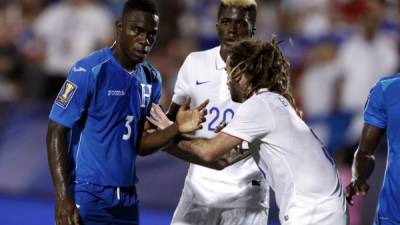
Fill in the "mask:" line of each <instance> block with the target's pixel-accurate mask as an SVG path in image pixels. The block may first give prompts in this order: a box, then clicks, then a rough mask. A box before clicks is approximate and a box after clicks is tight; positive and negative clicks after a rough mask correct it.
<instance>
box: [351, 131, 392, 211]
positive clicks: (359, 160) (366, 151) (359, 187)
mask: <svg viewBox="0 0 400 225" xmlns="http://www.w3.org/2000/svg"><path fill="white" fill-rule="evenodd" d="M384 133H385V130H383V129H380V128H377V127H374V126H371V125H368V124H364V127H363V130H362V134H361V139H360V144H359V146H358V148H357V151H356V152H355V154H354V161H353V166H352V181H351V183H350V184H349V185H348V186H347V188H346V200H347V202H348V203H349V204H350V205H353V204H354V202H353V196H354V195H360V194H361V195H363V196H365V195H366V194H367V192H368V190H369V185H368V184H367V179H368V178H369V177H370V176H371V174H372V172H373V170H374V167H375V156H374V154H375V149H376V146H377V145H378V143H379V140H380V139H381V137H382V136H383V134H384Z"/></svg>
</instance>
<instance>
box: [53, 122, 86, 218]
mask: <svg viewBox="0 0 400 225" xmlns="http://www.w3.org/2000/svg"><path fill="white" fill-rule="evenodd" d="M67 132H68V128H66V127H64V126H62V125H60V124H58V123H55V122H53V121H51V120H50V121H49V125H48V131H47V137H46V143H47V154H48V162H49V166H50V172H51V177H52V180H53V184H54V189H55V192H56V224H57V225H78V224H79V214H78V210H77V208H76V207H75V204H74V202H73V200H72V198H71V196H70V194H69V191H68V180H67V164H68V153H67V150H66V148H65V137H66V134H67Z"/></svg>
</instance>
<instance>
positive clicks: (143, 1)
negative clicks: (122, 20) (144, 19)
mask: <svg viewBox="0 0 400 225" xmlns="http://www.w3.org/2000/svg"><path fill="white" fill-rule="evenodd" d="M132 11H142V12H149V13H151V14H155V15H159V12H158V6H157V4H156V3H155V2H154V1H153V0H127V1H126V2H125V4H124V7H123V10H122V16H124V15H125V14H126V13H129V12H132Z"/></svg>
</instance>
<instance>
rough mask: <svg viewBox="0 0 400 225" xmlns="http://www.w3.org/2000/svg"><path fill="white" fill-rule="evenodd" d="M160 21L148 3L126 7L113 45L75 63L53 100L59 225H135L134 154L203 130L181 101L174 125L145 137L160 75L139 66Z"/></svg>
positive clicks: (133, 0)
mask: <svg viewBox="0 0 400 225" xmlns="http://www.w3.org/2000/svg"><path fill="white" fill-rule="evenodd" d="M158 23H159V17H158V10H157V7H156V5H155V4H154V2H152V1H150V0H129V1H127V2H126V3H125V5H124V8H123V13H122V17H121V19H120V20H119V21H117V22H116V41H115V44H114V45H113V46H112V47H111V48H104V49H101V50H99V51H96V52H94V53H92V54H91V55H89V56H87V57H86V58H83V59H81V60H79V61H78V62H77V63H76V64H75V65H73V67H72V69H71V70H70V72H69V75H68V78H67V80H66V81H65V83H64V85H63V87H62V88H61V90H60V92H59V94H58V96H57V97H56V100H55V102H54V105H53V107H52V109H51V112H50V115H49V119H50V121H49V127H48V133H47V148H48V158H49V165H50V170H51V174H52V179H53V183H54V188H55V192H56V210H55V217H56V224H57V225H77V224H85V225H91V224H93V225H94V224H96V225H101V224H139V218H138V198H137V195H136V190H135V183H136V173H135V159H136V155H148V154H151V153H153V152H155V151H156V149H157V148H158V147H160V146H162V145H164V144H166V143H167V142H168V141H169V140H170V139H172V138H174V137H175V136H176V135H177V134H179V133H185V132H192V131H194V130H196V129H199V128H201V125H200V124H201V122H202V121H203V120H204V114H205V112H204V110H203V107H205V105H202V106H200V107H199V108H196V109H194V110H189V107H188V106H189V104H190V101H189V100H187V101H186V103H185V104H184V106H183V107H181V109H180V110H179V112H178V115H177V122H176V123H175V125H173V126H170V127H168V128H167V129H165V130H159V131H155V132H152V133H147V132H144V131H146V130H147V123H145V121H146V115H147V114H148V113H149V110H150V107H151V104H152V103H158V101H159V98H160V94H161V78H160V74H159V73H158V71H157V70H155V69H154V68H153V67H152V66H151V65H150V64H149V63H148V62H147V61H146V60H145V58H146V56H147V54H148V53H149V52H150V49H151V48H152V46H153V44H154V42H155V40H156V36H157V31H158Z"/></svg>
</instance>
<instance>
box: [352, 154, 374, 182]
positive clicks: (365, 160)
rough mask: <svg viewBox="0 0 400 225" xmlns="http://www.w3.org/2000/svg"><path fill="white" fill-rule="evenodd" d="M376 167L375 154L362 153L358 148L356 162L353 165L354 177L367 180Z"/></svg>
mask: <svg viewBox="0 0 400 225" xmlns="http://www.w3.org/2000/svg"><path fill="white" fill-rule="evenodd" d="M374 168H375V157H374V156H373V155H366V154H361V153H360V151H359V149H357V151H356V153H355V155H354V163H353V166H352V177H353V178H352V179H353V180H359V181H366V180H367V179H368V178H369V177H370V176H371V174H372V172H373V171H374Z"/></svg>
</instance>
